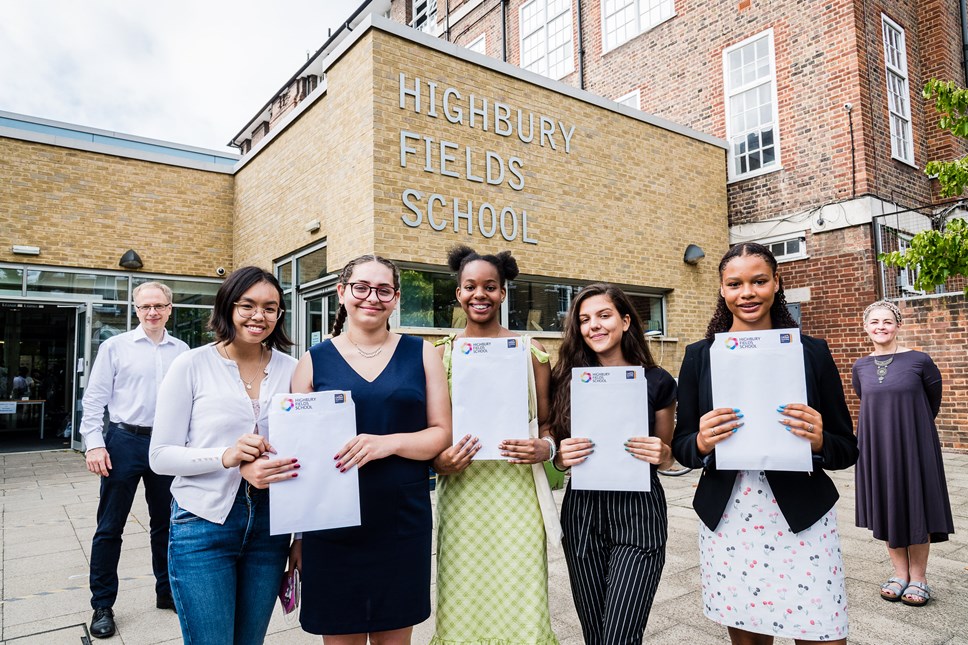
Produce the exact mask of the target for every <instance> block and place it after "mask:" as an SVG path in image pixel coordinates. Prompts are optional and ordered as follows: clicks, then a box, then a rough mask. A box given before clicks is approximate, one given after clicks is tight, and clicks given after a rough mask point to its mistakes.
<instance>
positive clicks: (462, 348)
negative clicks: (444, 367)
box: [460, 343, 474, 354]
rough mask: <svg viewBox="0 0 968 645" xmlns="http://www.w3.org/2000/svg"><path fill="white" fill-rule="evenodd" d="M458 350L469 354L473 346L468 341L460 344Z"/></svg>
mask: <svg viewBox="0 0 968 645" xmlns="http://www.w3.org/2000/svg"><path fill="white" fill-rule="evenodd" d="M460 351H461V352H463V353H465V354H470V353H471V352H472V351H474V346H473V345H471V344H470V343H464V344H463V345H461V346H460Z"/></svg>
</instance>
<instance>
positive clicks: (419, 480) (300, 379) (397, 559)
mask: <svg viewBox="0 0 968 645" xmlns="http://www.w3.org/2000/svg"><path fill="white" fill-rule="evenodd" d="M336 292H337V294H338V296H339V302H340V308H339V311H338V313H337V315H336V322H335V324H334V325H333V335H332V338H330V339H328V340H325V341H323V342H322V343H319V344H317V345H314V346H313V347H312V348H310V350H309V351H308V352H307V353H306V354H305V355H304V356H303V357H302V359H300V361H299V365H298V366H297V367H296V372H295V374H294V375H293V379H292V387H293V392H318V391H323V390H349V391H350V392H352V396H353V401H354V403H355V404H356V427H357V436H356V437H355V438H354V439H353V440H352V441H350V442H348V443H347V444H346V445H345V446H343V448H342V449H341V450H340V451H339V453H338V454H336V455H335V457H334V460H333V467H335V468H337V469H339V470H340V471H341V472H345V471H347V470H349V469H350V468H359V469H360V472H359V480H360V512H361V525H360V526H356V527H349V528H341V529H330V530H326V531H314V532H311V533H305V534H303V535H302V539H301V540H297V541H296V542H295V543H294V545H293V550H292V551H293V553H292V560H293V563H294V565H296V566H297V567H299V568H300V572H301V574H302V580H303V587H302V612H301V614H300V622H301V623H302V627H303V629H304V630H306V631H308V632H310V633H313V634H321V635H323V641H324V642H325V643H327V645H333V644H335V645H356V644H360V645H364V644H365V643H366V642H367V640H368V639H369V640H370V641H371V642H374V643H385V644H388V645H398V644H406V643H409V642H410V636H411V632H412V630H413V626H414V625H416V624H417V623H420V622H423V621H424V620H426V619H427V618H428V617H429V616H430V556H431V544H430V543H431V530H432V519H431V510H430V480H429V470H428V465H429V462H430V460H431V459H433V458H434V457H435V456H437V454H438V453H440V452H441V451H442V450H443V449H444V448H446V447H447V446H448V445H450V440H451V432H450V397H449V395H448V392H447V380H446V376H445V374H444V367H443V364H442V363H441V362H440V358H439V357H438V356H437V352H436V351H434V348H433V346H431V345H430V344H429V343H427V342H425V341H424V340H422V339H420V338H417V337H415V336H403V335H400V334H395V333H391V332H390V328H389V323H388V321H389V318H390V314H391V313H392V312H393V310H394V308H395V307H396V305H397V301H398V300H399V297H400V276H399V272H398V271H397V268H396V266H395V265H394V264H393V263H392V262H390V261H389V260H386V259H384V258H381V257H379V256H373V255H364V256H362V257H359V258H356V259H355V260H352V261H351V262H350V263H349V264H347V265H346V267H344V269H343V271H342V272H341V273H340V276H339V284H338V285H337V286H336ZM347 322H348V323H349V324H348V329H346V330H345V333H344V329H343V326H344V324H345V323H347Z"/></svg>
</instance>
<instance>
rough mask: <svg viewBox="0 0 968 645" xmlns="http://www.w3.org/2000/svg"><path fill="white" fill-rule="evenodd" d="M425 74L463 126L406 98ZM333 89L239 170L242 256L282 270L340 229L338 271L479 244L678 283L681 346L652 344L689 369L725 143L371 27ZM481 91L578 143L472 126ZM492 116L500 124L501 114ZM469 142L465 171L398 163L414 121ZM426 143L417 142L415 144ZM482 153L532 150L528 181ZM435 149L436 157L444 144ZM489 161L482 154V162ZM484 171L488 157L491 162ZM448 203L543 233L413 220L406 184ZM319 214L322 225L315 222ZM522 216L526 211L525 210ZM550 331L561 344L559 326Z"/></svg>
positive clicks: (719, 205)
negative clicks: (471, 109)
mask: <svg viewBox="0 0 968 645" xmlns="http://www.w3.org/2000/svg"><path fill="white" fill-rule="evenodd" d="M401 72H404V73H405V74H406V77H407V82H408V86H409V87H412V86H413V82H414V79H415V78H416V77H420V78H421V80H422V81H423V82H424V84H426V82H427V81H433V82H435V83H437V85H438V88H439V89H438V105H437V109H438V111H441V106H440V104H439V101H440V96H439V93H441V92H442V91H443V89H444V88H445V87H449V86H453V87H455V88H456V89H458V90H459V91H460V92H461V94H462V96H463V101H461V105H462V106H463V107H464V109H465V125H454V124H451V123H449V122H448V121H447V120H446V119H445V118H444V116H443V114H442V113H441V114H440V115H439V116H438V117H437V118H433V117H430V116H428V115H427V114H426V111H427V101H428V100H429V98H428V96H427V94H426V85H424V96H423V97H422V102H423V104H424V105H423V108H424V110H423V111H424V113H421V114H418V113H415V112H414V110H413V109H412V107H410V105H412V103H410V102H412V99H408V101H409V102H408V109H400V107H399V91H400V89H399V88H400V80H399V75H400V73H401ZM327 76H328V91H327V94H326V96H324V97H323V98H322V99H320V100H319V101H317V103H316V104H315V105H313V106H312V107H310V108H309V109H308V110H307V111H306V112H305V113H303V114H302V115H301V116H300V117H299V118H298V119H297V120H296V121H295V122H294V123H293V124H292V125H291V126H290V127H289V128H288V129H287V130H285V131H283V132H281V133H277V134H276V139H275V140H273V141H271V142H270V143H269V145H268V146H266V147H265V148H264V149H263V150H261V151H260V152H259V153H258V154H257V155H256V156H255V157H254V158H253V159H252V160H251V161H250V162H249V163H248V165H247V166H245V167H244V168H243V169H242V170H241V171H240V172H239V173H238V175H237V177H236V225H235V253H236V255H235V259H236V263H237V264H243V263H250V262H254V263H257V264H262V265H264V266H268V265H269V263H270V262H271V260H273V259H275V258H278V257H281V256H283V255H286V254H288V253H291V252H292V251H294V250H296V249H299V248H302V247H304V246H306V245H307V244H310V243H312V242H313V241H316V240H320V239H323V238H326V239H327V241H328V247H329V249H328V251H329V259H328V263H329V270H330V271H337V270H339V268H341V267H342V265H343V264H344V263H345V262H346V261H347V260H349V259H351V258H352V257H355V256H357V255H359V254H361V253H367V252H374V251H375V252H376V253H379V254H381V255H385V256H387V257H390V258H392V259H395V260H400V261H404V262H415V263H422V264H429V265H436V266H442V265H443V264H444V262H445V255H446V252H447V249H449V248H450V247H451V246H453V245H454V244H455V243H458V242H464V243H468V244H471V245H472V246H474V247H475V248H477V249H478V250H479V251H482V252H490V251H498V250H503V249H510V250H511V251H512V252H513V253H514V254H515V256H516V257H517V259H518V263H519V265H520V267H521V270H522V273H523V274H525V275H538V276H550V277H558V278H574V279H581V280H607V281H613V282H618V283H623V284H630V285H636V286H639V287H646V288H654V289H663V290H671V291H670V292H669V294H668V296H667V298H666V306H667V320H668V329H667V333H668V335H669V336H671V337H674V338H678V339H679V342H666V343H658V342H654V343H653V344H652V348H653V350H654V353H655V354H656V357H657V358H660V359H661V362H662V364H663V365H664V366H665V367H667V368H668V369H670V370H671V371H673V372H675V371H676V370H677V369H678V365H679V362H680V361H681V358H682V350H683V348H684V346H685V344H686V343H687V342H691V341H693V340H696V339H698V338H700V337H701V336H702V334H703V332H704V330H705V327H706V324H707V322H708V320H709V317H710V315H711V313H712V310H713V306H714V304H715V298H716V295H717V292H718V284H719V280H718V275H717V273H716V266H715V264H716V260H717V259H718V257H719V256H720V255H721V254H722V253H723V252H724V251H725V250H726V248H727V226H726V186H725V167H724V164H725V151H724V150H723V149H722V148H719V147H717V146H713V145H710V144H706V143H703V142H700V141H697V140H695V139H692V138H690V137H686V136H683V135H679V134H676V133H673V132H670V131H668V130H665V129H662V128H659V127H656V126H653V125H649V124H646V123H643V122H641V121H638V120H636V119H632V118H629V117H627V116H624V115H622V114H619V113H616V112H612V111H610V110H607V109H604V108H601V107H599V106H596V105H593V104H590V103H586V102H584V101H580V100H578V99H575V98H572V97H569V96H567V95H564V94H559V93H557V92H554V91H552V90H550V89H547V88H545V87H542V86H540V85H535V84H532V83H528V82H525V81H523V80H521V79H520V78H516V77H514V76H509V75H505V74H500V73H497V72H495V71H493V70H489V69H487V68H482V67H477V66H475V65H473V64H470V63H467V62H465V61H462V60H460V59H458V58H454V57H451V56H448V55H446V54H443V53H440V52H438V51H436V50H431V49H426V48H424V47H422V46H420V45H418V44H416V43H414V42H411V41H408V40H405V39H402V38H400V37H397V36H394V35H392V34H389V33H387V32H383V31H380V30H378V29H371V30H370V31H369V32H368V33H367V34H365V35H364V36H363V37H362V38H361V39H360V40H359V41H358V42H357V43H355V44H354V45H353V46H352V47H351V48H350V49H349V50H348V51H347V52H346V53H345V54H344V55H343V56H342V58H341V59H340V60H338V61H337V62H336V63H335V64H334V65H333V66H332V67H331V68H330V69H329V70H328V71H327ZM470 93H474V94H476V95H477V96H478V97H485V98H487V100H488V102H489V103H492V102H493V101H495V100H497V101H501V102H503V103H506V104H508V105H510V106H511V107H512V108H518V107H520V108H522V109H523V110H525V111H526V112H528V111H530V112H533V113H535V115H536V117H537V116H538V115H546V116H548V117H551V118H553V119H555V121H561V122H562V123H564V124H566V125H567V126H569V127H570V125H572V124H573V125H574V126H575V133H574V135H573V136H572V139H571V151H570V153H569V154H565V152H564V151H563V149H562V138H561V135H560V134H558V133H557V132H556V141H557V143H558V146H559V150H557V151H553V150H551V149H550V148H549V147H542V146H540V145H539V144H538V143H537V139H538V136H536V141H535V142H532V143H530V144H525V143H522V142H521V141H519V140H518V138H517V136H516V135H512V136H510V137H501V136H499V135H497V134H495V133H494V132H493V131H488V132H485V131H483V130H481V129H480V128H479V127H478V128H470V127H468V125H467V124H466V121H467V119H468V118H469V115H468V114H467V98H468V95H469V94H470ZM492 125H493V124H492ZM401 130H407V131H412V132H415V133H418V134H420V135H422V136H429V137H433V139H434V140H435V141H439V140H441V139H446V140H448V141H452V142H455V143H457V144H458V145H459V146H460V148H459V149H458V151H457V153H456V154H457V156H458V160H457V162H456V163H455V164H454V168H455V169H459V171H460V174H461V177H460V178H451V177H445V176H442V175H441V174H440V173H439V172H433V173H431V172H425V171H424V169H423V149H422V147H421V145H419V142H418V145H417V148H418V152H417V154H415V155H410V156H409V157H408V162H407V163H408V165H407V167H406V168H403V167H401V165H400V149H401V145H400V132H401ZM411 145H413V142H411ZM465 147H470V148H472V150H473V151H474V154H475V155H477V159H478V160H479V159H480V158H481V157H483V155H484V151H487V150H489V151H493V152H495V153H497V154H499V155H501V156H502V157H503V158H504V159H505V160H507V159H508V158H509V157H511V156H517V157H519V158H521V160H522V164H523V174H524V180H525V187H524V189H523V190H520V191H518V190H513V189H512V188H510V187H509V186H508V184H507V181H505V183H504V184H502V185H500V186H491V185H487V184H481V183H475V182H471V181H469V180H468V179H466V178H464V174H465V170H464V157H463V154H464V149H465ZM435 154H436V153H435ZM478 163H480V162H479V161H478ZM478 170H480V169H478ZM408 188H409V189H415V190H418V191H421V192H422V193H423V194H424V196H423V206H424V208H425V206H426V199H427V197H428V196H429V194H431V193H439V194H441V195H443V196H445V197H446V198H447V200H448V205H447V207H445V208H444V209H442V210H443V211H444V212H445V213H447V217H448V220H449V219H450V217H451V214H452V209H453V206H452V201H451V200H452V199H453V198H454V197H459V198H460V199H462V200H467V199H470V200H472V201H473V202H474V203H475V207H477V206H479V205H480V204H481V203H482V202H485V201H486V202H488V203H490V204H492V205H494V206H495V207H497V210H498V213H500V209H501V208H503V207H505V206H509V207H511V208H513V209H514V210H515V211H516V212H517V213H518V215H519V218H520V215H521V212H522V211H523V210H527V212H528V220H529V235H530V236H531V237H533V238H536V239H537V240H538V244H536V245H534V244H527V243H524V242H523V241H522V239H521V238H522V235H521V231H520V226H519V231H518V236H517V239H516V240H514V241H511V242H508V241H505V240H504V239H503V238H502V237H501V235H500V233H498V234H497V235H495V237H493V238H491V239H487V238H485V237H483V236H482V235H481V233H480V232H479V231H478V230H477V228H476V226H475V227H474V230H473V234H472V235H468V234H467V233H466V232H464V231H462V232H459V233H455V232H454V231H453V224H452V222H451V224H450V226H449V227H448V229H447V230H444V231H434V230H432V229H431V228H430V227H429V225H428V224H427V222H426V220H425V221H424V223H423V224H421V225H420V226H419V227H417V228H411V227H408V226H406V225H405V224H404V223H403V221H402V219H401V218H402V216H405V215H406V216H412V213H410V211H409V210H408V209H407V208H406V207H405V206H404V204H403V201H402V194H403V191H404V190H405V189H408ZM311 219H318V220H320V222H321V225H322V227H321V230H320V231H319V232H318V233H316V234H309V233H306V232H305V230H304V224H305V222H306V221H308V220H311ZM519 224H520V222H519ZM690 243H693V244H698V245H699V246H701V247H702V248H703V249H705V251H706V253H707V254H708V255H709V259H707V260H705V261H704V262H702V263H701V264H700V265H699V266H698V267H691V266H688V265H686V264H684V263H683V261H682V255H683V252H684V250H685V247H686V246H687V245H688V244H690ZM542 342H543V343H544V344H545V345H546V346H547V347H548V348H549V349H551V350H552V351H553V352H556V350H557V346H558V344H559V343H558V342H557V340H555V339H554V338H546V339H542Z"/></svg>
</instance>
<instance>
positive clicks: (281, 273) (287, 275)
mask: <svg viewBox="0 0 968 645" xmlns="http://www.w3.org/2000/svg"><path fill="white" fill-rule="evenodd" d="M276 278H278V279H279V284H281V285H282V290H283V291H285V290H286V289H292V262H286V263H285V264H280V265H279V267H278V268H277V269H276Z"/></svg>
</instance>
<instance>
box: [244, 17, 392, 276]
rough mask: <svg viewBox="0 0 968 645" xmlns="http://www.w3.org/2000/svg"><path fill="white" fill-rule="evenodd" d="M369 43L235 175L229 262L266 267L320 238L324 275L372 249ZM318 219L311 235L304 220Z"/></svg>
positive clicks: (349, 56)
mask: <svg viewBox="0 0 968 645" xmlns="http://www.w3.org/2000/svg"><path fill="white" fill-rule="evenodd" d="M371 49H372V37H371V36H370V35H367V36H364V37H363V38H362V39H361V40H360V41H359V42H357V43H356V44H355V46H354V47H353V48H352V49H350V50H349V51H348V52H347V53H346V54H345V55H344V56H343V57H342V58H341V59H340V60H339V62H338V63H337V64H336V65H335V66H334V67H332V68H331V69H330V70H329V71H328V72H327V83H328V86H327V91H326V95H325V96H323V97H322V98H320V99H319V100H318V101H317V102H316V103H315V104H314V105H313V106H312V107H311V108H310V109H309V110H307V111H306V112H304V113H303V114H301V115H300V116H299V118H298V119H296V120H295V121H294V122H293V123H292V124H291V125H290V126H289V127H288V128H287V129H286V130H285V131H283V132H281V133H277V134H276V138H275V139H274V140H273V141H270V142H269V145H267V146H266V147H265V148H263V149H262V150H261V151H259V152H258V154H256V156H255V157H254V158H252V160H251V161H250V162H249V163H248V164H247V165H246V166H244V167H243V168H242V169H241V170H240V171H239V172H238V173H237V174H236V194H235V213H236V226H235V258H236V263H237V264H238V265H239V266H241V265H244V264H257V265H259V266H263V267H265V268H271V263H272V261H273V260H274V259H277V258H279V257H281V256H283V255H286V254H288V253H291V252H292V251H294V250H296V249H299V248H302V247H304V246H306V245H308V244H312V243H314V242H317V241H319V240H322V239H323V238H326V239H327V262H328V265H329V269H330V271H337V270H339V269H340V268H341V267H342V266H343V265H344V264H346V262H347V261H349V260H350V259H352V258H354V257H356V256H358V255H362V254H363V253H370V252H372V250H373V154H372V150H373V98H372V96H371V95H370V90H369V88H370V86H371V85H372V80H371V79H372V76H373V56H372V54H371ZM314 219H315V220H319V221H320V223H321V229H320V231H319V232H317V233H308V232H306V230H305V224H306V222H308V221H310V220H314Z"/></svg>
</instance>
